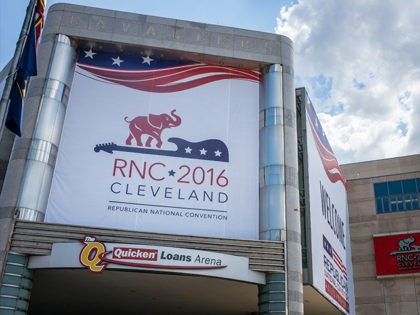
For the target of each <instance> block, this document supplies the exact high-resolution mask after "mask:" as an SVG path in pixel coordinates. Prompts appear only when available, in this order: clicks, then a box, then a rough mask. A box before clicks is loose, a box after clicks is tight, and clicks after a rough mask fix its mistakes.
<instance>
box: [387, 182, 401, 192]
mask: <svg viewBox="0 0 420 315" xmlns="http://www.w3.org/2000/svg"><path fill="white" fill-rule="evenodd" d="M388 189H389V194H390V195H399V194H402V185H401V181H400V180H397V181H395V182H389V183H388Z"/></svg>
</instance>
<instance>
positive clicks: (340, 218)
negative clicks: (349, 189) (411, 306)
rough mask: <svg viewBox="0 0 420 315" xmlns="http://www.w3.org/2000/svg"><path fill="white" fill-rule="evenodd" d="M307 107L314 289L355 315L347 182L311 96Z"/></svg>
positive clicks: (306, 97) (307, 100)
mask: <svg viewBox="0 0 420 315" xmlns="http://www.w3.org/2000/svg"><path fill="white" fill-rule="evenodd" d="M305 107H306V130H307V154H308V177H309V196H310V198H309V204H310V226H311V229H310V231H311V232H310V235H311V253H312V255H311V261H312V278H313V285H314V287H315V288H316V289H317V290H318V291H320V292H321V293H322V294H323V295H324V296H325V297H327V298H328V299H329V300H330V301H331V302H332V303H333V304H334V305H336V306H337V307H338V308H339V309H340V310H341V311H343V312H344V313H345V314H354V312H355V310H354V291H353V271H352V264H351V250H350V233H349V219H348V218H349V217H348V208H347V193H346V181H345V178H344V176H343V173H342V171H341V168H340V166H339V165H338V162H337V160H336V158H335V156H334V153H333V151H332V149H331V146H330V144H329V142H328V139H327V137H326V135H325V133H324V130H323V128H322V125H321V123H320V121H319V120H318V117H317V115H316V112H315V110H314V107H313V105H312V103H311V101H310V99H309V97H308V96H307V95H305Z"/></svg>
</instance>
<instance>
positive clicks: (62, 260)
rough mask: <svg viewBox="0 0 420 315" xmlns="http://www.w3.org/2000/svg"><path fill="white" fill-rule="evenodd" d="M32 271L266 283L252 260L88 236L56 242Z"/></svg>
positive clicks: (33, 259) (36, 260)
mask: <svg viewBox="0 0 420 315" xmlns="http://www.w3.org/2000/svg"><path fill="white" fill-rule="evenodd" d="M29 268H31V269H38V268H86V269H87V270H89V271H90V272H92V273H101V272H105V270H106V269H128V270H155V271H164V272H175V273H184V274H193V275H205V276H210V277H219V278H226V279H234V280H240V281H246V282H251V283H259V284H264V283H265V275H264V273H261V272H255V271H252V270H249V259H248V258H247V257H239V256H233V255H227V254H221V253H216V252H209V251H200V250H193V249H185V248H175V247H162V246H150V245H134V244H116V243H102V242H100V240H98V239H97V238H96V237H94V236H85V238H84V239H83V240H81V242H80V243H54V244H53V246H52V250H51V254H50V255H48V256H32V257H31V258H30V260H29Z"/></svg>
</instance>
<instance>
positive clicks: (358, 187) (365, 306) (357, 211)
mask: <svg viewBox="0 0 420 315" xmlns="http://www.w3.org/2000/svg"><path fill="white" fill-rule="evenodd" d="M341 167H342V169H343V171H344V174H345V176H346V179H347V185H348V186H347V193H348V205H349V216H350V235H351V246H352V260H353V273H354V292H355V299H356V314H358V315H368V314H369V315H370V314H387V315H394V314H395V315H402V314H412V315H414V314H420V274H417V275H410V276H408V275H407V276H386V277H378V276H377V275H376V265H375V251H374V243H373V235H378V234H395V233H401V234H404V233H409V232H415V231H417V232H418V231H419V230H420V209H418V210H410V211H402V212H393V213H383V214H377V213H376V205H375V196H374V183H380V182H386V181H395V180H403V179H413V178H420V155H412V156H406V157H399V158H391V159H384V160H377V161H369V162H361V163H353V164H346V165H342V166H341Z"/></svg>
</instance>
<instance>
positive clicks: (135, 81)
mask: <svg viewBox="0 0 420 315" xmlns="http://www.w3.org/2000/svg"><path fill="white" fill-rule="evenodd" d="M77 65H78V67H79V68H80V69H83V70H85V71H87V72H89V73H91V74H92V75H94V76H95V77H96V78H97V79H99V80H103V81H106V82H111V83H115V84H119V85H123V86H126V87H129V88H132V89H136V90H141V91H148V92H156V93H170V92H178V91H183V90H186V89H191V88H194V87H197V86H200V85H203V84H207V83H210V82H215V81H219V80H225V79H239V80H249V81H256V82H258V81H260V73H259V72H256V71H252V70H247V69H238V68H230V67H224V66H216V65H209V64H203V63H195V62H189V61H173V60H167V59H161V58H155V57H154V58H152V57H151V56H140V55H138V56H133V55H122V54H112V53H104V52H95V51H94V50H92V48H91V49H89V50H80V51H79V55H78V62H77Z"/></svg>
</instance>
